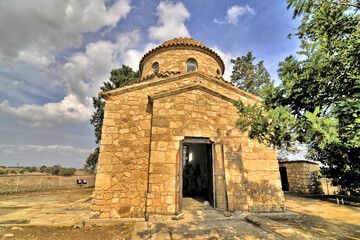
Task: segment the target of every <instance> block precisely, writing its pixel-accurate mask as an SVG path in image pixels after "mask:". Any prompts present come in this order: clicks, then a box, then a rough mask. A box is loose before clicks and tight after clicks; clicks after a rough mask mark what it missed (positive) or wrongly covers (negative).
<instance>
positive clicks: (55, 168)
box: [46, 165, 62, 175]
mask: <svg viewBox="0 0 360 240" xmlns="http://www.w3.org/2000/svg"><path fill="white" fill-rule="evenodd" d="M61 168H62V167H61V166H60V165H54V166H52V167H49V168H48V169H47V170H46V172H47V173H50V174H52V175H59V173H60V170H61Z"/></svg>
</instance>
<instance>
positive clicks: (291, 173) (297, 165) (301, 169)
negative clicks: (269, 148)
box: [279, 160, 339, 194]
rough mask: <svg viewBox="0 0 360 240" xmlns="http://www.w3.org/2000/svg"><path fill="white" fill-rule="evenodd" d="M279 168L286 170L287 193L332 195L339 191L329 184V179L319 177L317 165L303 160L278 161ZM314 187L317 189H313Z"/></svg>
mask: <svg viewBox="0 0 360 240" xmlns="http://www.w3.org/2000/svg"><path fill="white" fill-rule="evenodd" d="M279 167H285V168H286V173H287V180H288V183H289V192H295V193H305V194H311V193H325V194H333V193H334V192H335V193H336V192H338V191H339V189H338V187H335V186H333V185H332V184H331V180H330V179H327V178H324V177H322V176H321V175H320V168H319V164H318V163H314V162H309V161H305V160H293V161H280V162H279ZM316 181H318V183H316ZM317 185H318V186H317ZM315 186H317V188H318V189H314V188H315Z"/></svg>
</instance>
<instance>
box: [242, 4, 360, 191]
mask: <svg viewBox="0 0 360 240" xmlns="http://www.w3.org/2000/svg"><path fill="white" fill-rule="evenodd" d="M286 2H287V3H288V8H293V9H294V17H301V24H300V26H299V27H298V31H297V32H296V33H295V36H297V37H299V38H300V40H301V42H302V44H301V49H302V50H301V51H300V52H299V54H301V55H303V56H304V60H297V59H295V58H294V57H292V56H289V57H287V58H286V59H285V60H284V61H283V62H281V63H280V64H279V70H278V73H279V78H280V79H281V80H282V82H281V84H280V85H279V86H278V87H276V88H274V89H273V90H272V91H271V90H269V91H267V92H266V93H265V94H264V103H263V105H261V106H260V105H256V106H255V105H253V106H243V104H242V103H241V101H240V102H238V103H237V104H236V105H237V107H238V109H239V113H240V119H239V121H238V125H239V127H240V128H241V129H242V130H243V131H245V130H248V131H249V135H250V137H252V138H254V139H258V140H259V141H261V142H266V143H268V144H269V145H273V146H277V147H278V148H289V149H291V147H292V146H293V145H294V144H295V143H297V142H300V143H306V144H308V146H309V149H310V152H309V155H308V157H309V158H310V159H312V160H317V161H321V162H322V163H324V167H323V168H322V173H323V174H324V175H325V176H327V177H329V178H332V179H333V183H334V184H335V185H340V186H341V187H342V188H343V189H344V190H346V191H350V192H352V193H353V194H355V193H356V192H358V191H359V188H360V141H359V140H360V139H359V138H360V57H359V52H360V24H359V23H360V16H359V14H358V12H357V11H358V10H359V9H360V5H359V2H358V1H350V0H343V1H341V0H338V1H336V0H286ZM290 37H291V36H290ZM247 111H250V112H251V114H252V117H253V118H254V119H250V118H249V116H246V114H247ZM242 120H246V121H242ZM358 193H359V192H358Z"/></svg>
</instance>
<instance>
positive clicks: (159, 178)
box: [91, 71, 283, 218]
mask: <svg viewBox="0 0 360 240" xmlns="http://www.w3.org/2000/svg"><path fill="white" fill-rule="evenodd" d="M194 86H195V88H194ZM197 86H199V87H198V88H196V87H197ZM187 87H190V88H189V89H187ZM209 89H210V90H209ZM174 91H175V92H174ZM107 94H108V95H106V96H105V97H106V105H105V117H104V121H103V129H102V141H101V147H100V157H99V163H98V173H97V176H96V186H95V191H94V199H93V202H92V213H91V217H92V218H118V217H145V212H147V213H162V214H173V213H175V212H176V211H177V210H178V209H177V208H178V207H179V202H178V195H177V192H178V190H179V184H178V183H179V177H178V173H179V168H178V164H179V162H178V161H179V149H180V143H179V142H180V141H181V140H183V139H184V137H185V136H189V137H208V138H210V140H211V141H213V142H220V141H221V142H222V143H223V145H224V153H225V171H226V172H225V173H226V182H227V188H228V200H229V208H230V210H251V211H271V210H276V211H277V210H281V209H283V195H282V191H281V188H280V177H279V171H278V164H277V160H276V153H275V151H274V150H273V149H267V148H266V147H265V146H260V145H258V144H256V142H255V141H249V140H248V139H247V138H246V134H241V133H239V131H238V130H237V128H236V126H235V121H236V119H237V110H236V108H235V107H234V106H233V103H232V100H231V99H239V98H242V100H243V101H245V103H253V102H254V101H256V98H253V97H251V95H249V94H248V95H246V94H243V92H242V91H240V90H238V89H236V88H235V87H232V86H230V85H229V84H227V83H223V82H222V80H219V79H216V78H213V77H211V76H208V75H206V74H204V73H201V72H199V71H195V72H192V73H186V74H180V75H178V76H174V77H171V78H168V79H157V78H155V79H153V80H150V81H147V82H142V83H138V84H135V85H131V86H126V87H123V88H120V89H116V90H113V91H111V92H109V93H107ZM149 96H150V99H149ZM151 99H153V100H151ZM229 99H230V100H231V101H230V100H229Z"/></svg>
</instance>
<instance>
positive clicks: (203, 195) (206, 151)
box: [182, 139, 214, 206]
mask: <svg viewBox="0 0 360 240" xmlns="http://www.w3.org/2000/svg"><path fill="white" fill-rule="evenodd" d="M203 140H204V139H203ZM182 176H183V185H182V186H183V188H182V192H183V197H191V198H194V199H196V200H197V201H200V202H203V203H204V202H206V201H208V202H209V204H210V206H214V197H213V163H212V145H211V143H210V142H209V141H207V142H205V140H204V142H196V143H191V142H184V143H183V149H182Z"/></svg>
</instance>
